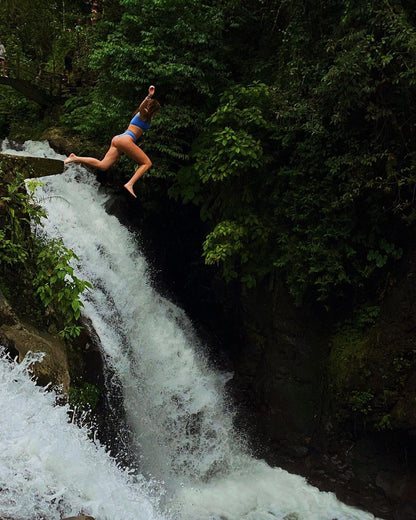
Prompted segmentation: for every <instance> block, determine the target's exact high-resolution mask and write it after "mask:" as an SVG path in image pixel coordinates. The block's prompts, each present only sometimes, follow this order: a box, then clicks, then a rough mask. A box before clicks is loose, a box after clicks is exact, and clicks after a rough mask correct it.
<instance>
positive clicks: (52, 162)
mask: <svg viewBox="0 0 416 520" xmlns="http://www.w3.org/2000/svg"><path fill="white" fill-rule="evenodd" d="M0 161H6V162H7V163H8V164H9V165H12V166H18V167H19V170H20V171H21V172H22V173H24V175H25V177H26V178H34V177H43V176H45V175H57V174H59V173H62V172H63V171H64V163H63V161H58V160H56V159H46V158H44V157H23V156H19V155H9V154H5V153H0Z"/></svg>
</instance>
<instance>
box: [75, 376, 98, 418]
mask: <svg viewBox="0 0 416 520" xmlns="http://www.w3.org/2000/svg"><path fill="white" fill-rule="evenodd" d="M99 399H100V389H99V388H98V387H97V386H95V385H93V384H92V383H87V382H85V381H84V382H82V383H80V384H79V385H78V386H71V387H70V389H69V395H68V400H69V404H70V406H72V407H74V408H80V409H81V410H87V411H93V410H94V409H95V407H96V406H97V404H98V401H99Z"/></svg>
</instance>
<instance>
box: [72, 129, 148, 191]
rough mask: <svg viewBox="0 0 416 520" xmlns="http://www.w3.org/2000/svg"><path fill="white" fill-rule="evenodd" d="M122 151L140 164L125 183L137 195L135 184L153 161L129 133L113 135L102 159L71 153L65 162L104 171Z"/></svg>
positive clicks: (127, 188) (128, 189)
mask: <svg viewBox="0 0 416 520" xmlns="http://www.w3.org/2000/svg"><path fill="white" fill-rule="evenodd" d="M122 153H124V154H126V155H127V156H128V157H130V158H131V159H133V160H134V161H136V162H137V163H138V164H140V166H139V167H138V168H137V170H136V171H135V173H134V175H133V177H132V178H131V179H130V180H129V181H128V182H127V183H126V184H125V185H124V187H125V188H126V190H127V191H128V192H129V193H130V194H131V195H133V197H136V195H135V193H134V191H133V185H134V183H135V182H136V181H137V180H138V179H140V177H142V176H143V175H144V173H145V172H147V170H148V169H149V168H150V167H151V166H152V162H151V160H150V159H149V157H148V156H147V155H146V154H145V153H144V152H143V150H142V149H141V148H139V147H138V146H137V145H136V144H135V143H134V141H133V139H132V138H131V137H130V136H128V135H120V136H116V137H113V140H112V141H111V146H110V148H109V149H108V152H107V153H106V154H105V156H104V158H103V159H102V160H101V161H100V160H99V159H95V158H94V157H78V156H77V155H75V154H73V153H71V155H70V156H69V157H67V158H66V159H65V160H64V163H65V164H69V163H71V162H74V163H80V164H86V165H87V166H92V167H93V168H98V169H99V170H103V171H104V170H107V169H108V168H110V166H112V165H113V164H114V163H115V162H116V161H117V159H118V158H119V157H120V155H121V154H122Z"/></svg>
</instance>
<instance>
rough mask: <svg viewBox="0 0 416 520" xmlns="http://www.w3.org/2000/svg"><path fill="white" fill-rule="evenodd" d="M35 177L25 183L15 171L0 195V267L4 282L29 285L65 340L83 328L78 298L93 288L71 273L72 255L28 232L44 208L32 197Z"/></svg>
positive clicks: (51, 242) (47, 319)
mask: <svg viewBox="0 0 416 520" xmlns="http://www.w3.org/2000/svg"><path fill="white" fill-rule="evenodd" d="M0 173H2V172H1V170H0ZM39 184H40V183H39V182H38V181H33V180H32V181H29V182H28V192H27V191H26V190H25V184H24V179H23V176H22V175H21V174H17V176H16V178H15V179H14V181H13V182H10V183H8V184H7V186H6V187H7V194H6V195H3V196H1V197H0V203H2V204H3V205H4V206H3V207H4V208H5V211H4V212H3V214H2V227H1V229H0V239H1V243H0V268H1V270H2V276H3V281H4V283H6V284H7V285H9V289H11V287H10V285H11V286H12V287H13V289H14V290H15V289H16V288H18V286H20V284H23V285H24V286H26V287H33V291H34V294H35V295H36V296H37V298H38V300H37V301H35V302H34V303H35V306H39V305H40V306H41V307H42V309H43V313H44V314H45V319H46V321H47V322H50V321H51V320H53V321H54V323H57V324H58V325H59V326H60V327H62V330H61V332H60V334H61V335H62V336H63V337H64V338H67V339H70V338H73V337H76V336H78V335H79V333H80V331H81V327H80V326H79V324H78V320H79V318H80V312H81V308H82V302H81V301H80V299H79V297H80V295H81V293H82V292H83V291H84V290H85V289H87V288H90V287H91V284H90V283H89V282H86V281H84V280H80V279H78V278H77V277H76V276H75V275H74V270H73V267H72V266H71V262H72V261H73V260H77V257H76V255H75V254H74V252H73V251H71V250H70V249H67V248H66V247H65V246H64V245H63V244H62V243H61V242H59V241H57V240H50V241H45V240H42V239H40V238H39V237H37V236H36V235H34V234H33V233H32V232H31V225H33V224H40V222H41V219H42V218H45V217H46V215H45V213H44V211H43V210H42V209H41V208H40V207H39V206H37V205H36V204H35V203H34V201H33V195H34V191H35V189H36V186H37V185H39Z"/></svg>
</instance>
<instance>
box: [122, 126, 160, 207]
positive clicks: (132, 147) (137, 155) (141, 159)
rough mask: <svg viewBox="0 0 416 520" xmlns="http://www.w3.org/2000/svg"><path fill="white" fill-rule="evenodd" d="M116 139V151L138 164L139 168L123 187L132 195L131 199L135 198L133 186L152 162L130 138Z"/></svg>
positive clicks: (124, 136) (125, 136) (126, 136)
mask: <svg viewBox="0 0 416 520" xmlns="http://www.w3.org/2000/svg"><path fill="white" fill-rule="evenodd" d="M116 139H117V141H116V146H117V150H118V151H119V152H120V153H125V154H126V155H127V157H130V159H133V160H134V161H136V162H137V163H138V164H140V166H139V167H138V168H137V170H136V171H135V172H134V175H133V177H132V178H131V179H130V180H129V181H128V182H126V184H125V185H124V187H125V188H126V190H127V191H128V192H129V193H130V194H131V195H133V197H136V195H135V193H134V191H133V185H134V183H135V182H136V181H137V180H139V179H140V177H142V176H143V175H144V174H145V173H146V172H147V170H148V169H149V168H150V167H151V166H152V161H151V160H150V159H149V157H148V156H147V155H146V154H145V153H144V152H143V150H142V149H141V148H139V147H138V146H137V145H136V144H135V143H134V141H133V139H131V137H129V136H128V135H123V136H119V137H117V138H116Z"/></svg>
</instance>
